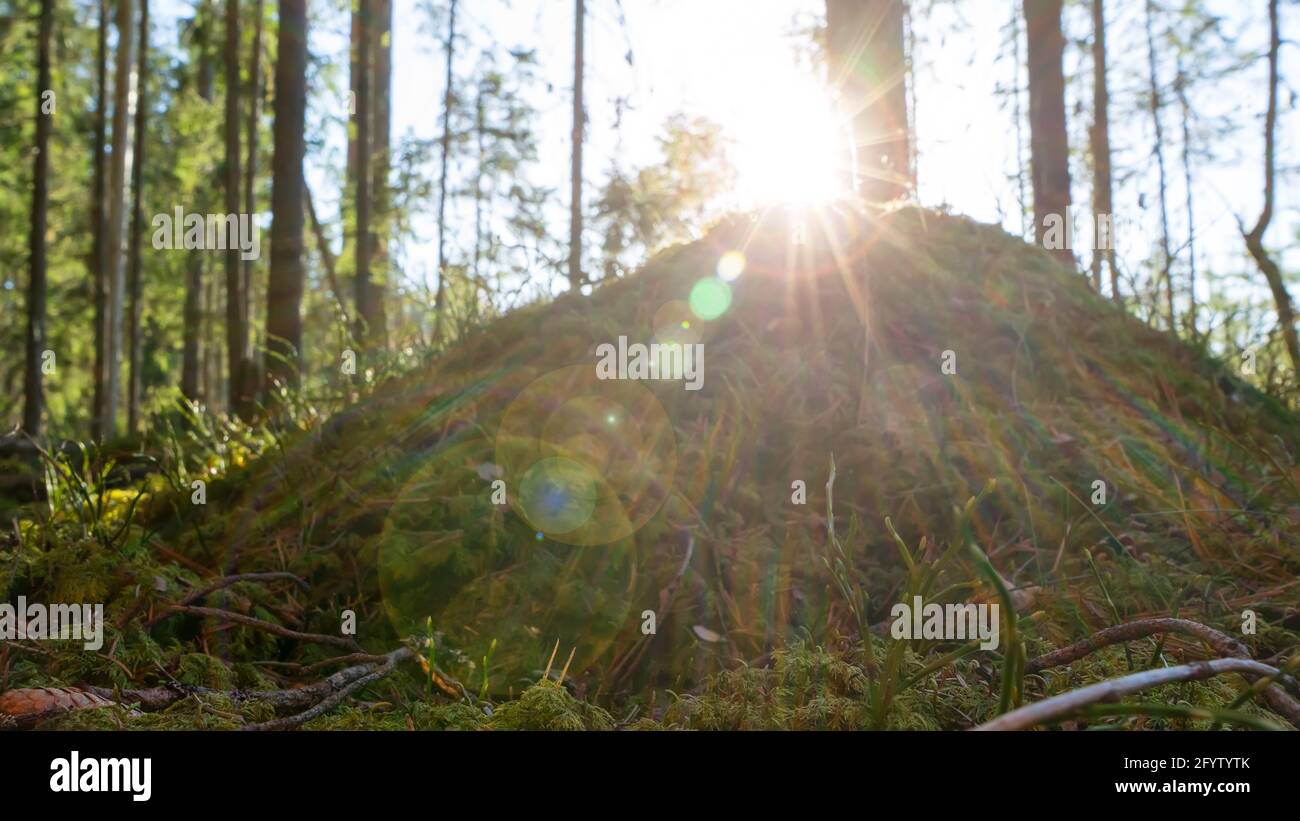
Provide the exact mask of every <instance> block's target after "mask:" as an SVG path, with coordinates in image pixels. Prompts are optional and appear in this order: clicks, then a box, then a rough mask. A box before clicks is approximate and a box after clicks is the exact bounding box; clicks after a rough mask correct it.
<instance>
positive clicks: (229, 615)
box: [166, 604, 364, 652]
mask: <svg viewBox="0 0 1300 821" xmlns="http://www.w3.org/2000/svg"><path fill="white" fill-rule="evenodd" d="M166 608H167V611H168V613H188V614H189V615H192V616H208V617H210V618H214V619H226V620H227V621H233V622H236V623H238V624H243V625H247V626H248V627H256V628H257V629H259V630H265V631H266V632H268V633H274V634H275V635H277V636H281V637H283V638H286V639H297V640H298V641H310V642H315V643H316V644H331V645H333V646H335V647H342V648H344V649H347V650H352V651H354V652H364V650H363V649H362V648H361V645H359V644H357V643H356V640H355V639H352V638H349V637H347V636H327V635H324V634H322V633H302V632H299V631H297V630H290V629H289V628H288V627H282V626H280V625H278V624H275V623H274V622H269V621H265V620H263V619H259V618H254V617H253V616H245V615H244V614H243V613H235V612H233V611H230V610H219V609H217V608H215V607H199V606H197V605H192V604H188V605H187V604H169V605H166Z"/></svg>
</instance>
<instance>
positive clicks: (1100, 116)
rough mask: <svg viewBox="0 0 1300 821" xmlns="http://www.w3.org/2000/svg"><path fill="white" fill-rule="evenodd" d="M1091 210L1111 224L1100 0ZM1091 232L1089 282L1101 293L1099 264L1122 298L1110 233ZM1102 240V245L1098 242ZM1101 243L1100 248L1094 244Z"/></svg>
mask: <svg viewBox="0 0 1300 821" xmlns="http://www.w3.org/2000/svg"><path fill="white" fill-rule="evenodd" d="M1092 30H1093V38H1092V110H1093V117H1094V119H1093V123H1092V132H1091V134H1090V136H1091V138H1092V180H1093V183H1092V184H1093V190H1092V213H1093V224H1094V225H1096V226H1101V225H1111V226H1113V217H1114V204H1113V202H1114V193H1113V190H1112V182H1111V159H1110V88H1109V85H1108V82H1107V76H1106V9H1105V2H1104V0H1092ZM1099 233H1100V232H1095V233H1094V234H1093V238H1094V242H1093V246H1094V247H1093V250H1092V285H1093V287H1094V288H1095V289H1096V290H1097V293H1101V292H1102V287H1101V283H1102V270H1101V269H1102V263H1103V262H1105V264H1106V267H1107V268H1108V269H1109V271H1110V295H1111V298H1113V299H1114V300H1115V301H1117V302H1119V301H1122V299H1123V298H1122V297H1121V296H1120V292H1119V272H1118V271H1117V270H1116V268H1115V243H1114V240H1115V238H1114V236H1113V234H1112V233H1111V232H1109V231H1108V232H1107V233H1106V235H1105V237H1104V238H1103V237H1101V236H1098V234H1099ZM1103 239H1104V245H1102V243H1101V241H1102V240H1103ZM1099 245H1101V246H1102V247H1098V246H1099Z"/></svg>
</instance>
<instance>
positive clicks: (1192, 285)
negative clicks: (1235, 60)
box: [1174, 55, 1200, 340]
mask: <svg viewBox="0 0 1300 821" xmlns="http://www.w3.org/2000/svg"><path fill="white" fill-rule="evenodd" d="M1187 81H1188V80H1187V72H1186V71H1185V70H1184V68H1183V58H1182V55H1179V57H1178V79H1177V80H1176V81H1175V82H1174V89H1175V90H1176V91H1177V93H1178V107H1179V109H1180V110H1181V112H1182V121H1183V187H1184V188H1185V189H1186V194H1187V200H1186V209H1187V331H1188V333H1189V334H1190V336H1191V338H1192V339H1193V340H1196V339H1199V338H1200V331H1199V330H1198V329H1197V327H1196V310H1197V305H1196V211H1195V208H1194V201H1193V200H1194V196H1193V193H1192V192H1193V189H1192V179H1193V177H1192V123H1191V120H1192V108H1191V105H1190V103H1189V101H1188V99H1187Z"/></svg>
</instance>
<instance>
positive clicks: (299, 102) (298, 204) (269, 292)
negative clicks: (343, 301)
mask: <svg viewBox="0 0 1300 821" xmlns="http://www.w3.org/2000/svg"><path fill="white" fill-rule="evenodd" d="M277 43H278V52H277V53H278V55H279V57H278V59H277V60H276V64H275V127H274V135H275V140H274V142H275V149H274V159H273V161H272V165H271V171H272V178H271V214H272V218H271V271H270V274H269V277H268V280H267V288H266V345H267V353H268V356H267V362H266V371H267V376H268V380H267V385H268V386H269V385H270V384H271V377H273V376H274V377H278V378H279V379H280V380H281V381H283V382H285V383H287V384H297V382H298V379H299V370H300V368H301V363H302V291H303V260H302V255H303V198H304V197H305V196H306V182H305V180H304V178H303V166H302V163H303V154H304V153H305V150H306V144H305V140H304V132H305V130H306V114H307V0H280V25H279V31H278V32H277Z"/></svg>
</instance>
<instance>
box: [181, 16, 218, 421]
mask: <svg viewBox="0 0 1300 821" xmlns="http://www.w3.org/2000/svg"><path fill="white" fill-rule="evenodd" d="M212 22H213V13H212V5H211V2H210V0H204V2H203V5H202V6H200V7H199V19H198V23H197V26H196V28H195V32H194V34H195V38H196V40H197V43H198V50H199V58H198V59H199V65H198V92H199V97H200V98H201V99H203V100H204V101H205V102H209V103H210V102H212V85H213V82H212V81H213V72H212V55H211V53H210V52H209V50H208V49H209V45H210V42H211V40H210V31H211V26H212ZM206 258H207V257H206V255H205V254H190V255H189V259H188V260H187V267H186V272H185V314H184V326H185V328H184V332H183V333H184V341H183V343H182V355H181V394H182V395H184V396H185V398H187V399H190V400H195V401H197V400H199V399H202V398H204V397H205V396H206V395H207V394H206V392H205V391H204V388H203V382H205V381H206V380H203V379H202V378H201V377H202V374H203V373H204V367H203V363H204V361H205V359H204V356H203V344H202V343H203V340H204V339H205V338H206V337H205V335H204V327H203V326H204V306H203V290H204V286H203V265H204V260H205V259H206Z"/></svg>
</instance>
